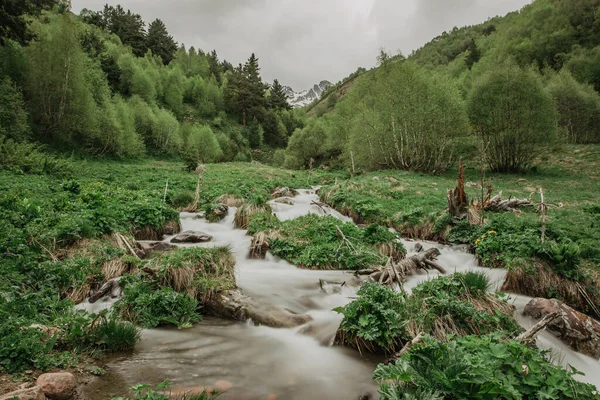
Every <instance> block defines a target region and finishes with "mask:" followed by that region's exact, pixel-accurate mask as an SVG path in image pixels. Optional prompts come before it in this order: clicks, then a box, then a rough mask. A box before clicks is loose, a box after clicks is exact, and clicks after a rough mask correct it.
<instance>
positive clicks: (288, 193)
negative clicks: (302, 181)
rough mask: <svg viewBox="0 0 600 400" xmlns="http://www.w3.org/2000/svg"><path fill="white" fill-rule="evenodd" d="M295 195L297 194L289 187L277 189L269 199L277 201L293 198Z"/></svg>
mask: <svg viewBox="0 0 600 400" xmlns="http://www.w3.org/2000/svg"><path fill="white" fill-rule="evenodd" d="M297 194H298V192H296V191H295V190H293V189H290V188H289V187H278V188H276V189H275V190H274V191H273V193H272V194H271V197H272V198H274V199H278V198H280V197H294V196H296V195H297Z"/></svg>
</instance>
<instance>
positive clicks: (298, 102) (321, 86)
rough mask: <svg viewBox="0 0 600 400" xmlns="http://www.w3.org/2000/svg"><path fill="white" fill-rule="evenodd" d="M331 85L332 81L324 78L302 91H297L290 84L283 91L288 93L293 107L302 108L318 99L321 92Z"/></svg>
mask: <svg viewBox="0 0 600 400" xmlns="http://www.w3.org/2000/svg"><path fill="white" fill-rule="evenodd" d="M329 86H331V82H329V81H326V80H323V81H321V82H319V83H318V84H316V85H314V86H313V87H312V88H310V89H307V90H303V91H301V92H295V91H294V89H292V88H291V87H289V86H284V87H283V91H284V92H285V94H286V95H287V97H288V103H290V105H291V106H292V107H294V108H302V107H306V106H307V105H309V104H310V103H312V102H313V101H314V100H315V99H318V98H319V97H320V96H321V93H323V92H324V91H325V89H327V88H328V87H329Z"/></svg>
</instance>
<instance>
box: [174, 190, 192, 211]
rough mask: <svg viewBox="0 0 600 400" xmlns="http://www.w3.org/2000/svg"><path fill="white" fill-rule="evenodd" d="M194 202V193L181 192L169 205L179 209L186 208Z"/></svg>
mask: <svg viewBox="0 0 600 400" xmlns="http://www.w3.org/2000/svg"><path fill="white" fill-rule="evenodd" d="M193 202H194V193H193V192H189V191H188V192H179V193H177V194H175V196H173V198H172V199H171V200H170V201H169V204H171V205H173V206H174V207H177V208H183V207H186V206H188V205H190V204H192V203H193Z"/></svg>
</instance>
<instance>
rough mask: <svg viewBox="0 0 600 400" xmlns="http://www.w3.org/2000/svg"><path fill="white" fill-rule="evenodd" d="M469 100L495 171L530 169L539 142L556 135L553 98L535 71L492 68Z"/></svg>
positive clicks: (472, 115) (491, 166)
mask: <svg viewBox="0 0 600 400" xmlns="http://www.w3.org/2000/svg"><path fill="white" fill-rule="evenodd" d="M468 103H469V115H470V118H471V124H472V125H473V129H474V131H475V133H476V134H478V135H479V136H480V138H481V140H482V142H483V146H484V147H485V148H486V149H487V151H486V157H487V162H488V164H489V166H490V168H491V169H492V171H495V172H519V171H523V170H525V169H527V168H528V167H529V166H530V164H531V162H532V161H533V159H534V157H535V155H536V151H535V150H536V146H537V145H539V144H541V143H547V142H548V141H549V140H551V139H552V137H553V132H554V122H555V121H554V111H553V107H552V102H551V100H550V97H549V96H548V95H547V94H546V92H544V89H543V87H542V84H541V82H540V79H539V77H538V76H537V75H536V73H535V72H533V71H528V70H523V69H520V68H518V67H515V66H512V65H505V66H503V67H500V68H497V69H495V70H492V71H489V72H488V73H487V74H485V75H484V76H483V77H482V78H481V79H480V80H479V81H478V82H477V83H476V84H475V86H474V87H473V90H472V91H471V93H470V95H469V100H468Z"/></svg>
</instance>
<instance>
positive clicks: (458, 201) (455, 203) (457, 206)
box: [448, 160, 469, 217]
mask: <svg viewBox="0 0 600 400" xmlns="http://www.w3.org/2000/svg"><path fill="white" fill-rule="evenodd" d="M468 207H469V199H468V198H467V193H465V173H464V168H463V163H462V160H461V162H460V164H459V165H458V184H457V185H456V187H455V188H454V189H452V190H448V213H450V215H451V216H452V217H460V216H462V215H465V214H466V213H467V208H468Z"/></svg>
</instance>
